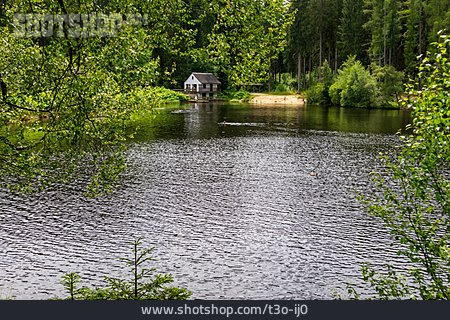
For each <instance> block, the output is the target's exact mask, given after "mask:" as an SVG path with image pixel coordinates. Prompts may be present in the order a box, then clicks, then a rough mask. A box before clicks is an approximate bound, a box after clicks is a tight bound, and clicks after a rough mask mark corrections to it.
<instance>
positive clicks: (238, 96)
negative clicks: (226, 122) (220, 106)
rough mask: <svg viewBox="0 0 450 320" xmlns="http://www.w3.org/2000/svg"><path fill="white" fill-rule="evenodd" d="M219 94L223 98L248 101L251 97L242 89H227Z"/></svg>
mask: <svg viewBox="0 0 450 320" xmlns="http://www.w3.org/2000/svg"><path fill="white" fill-rule="evenodd" d="M220 96H221V97H222V98H224V99H225V100H229V101H232V100H235V101H241V102H247V101H250V99H251V98H252V95H251V94H250V92H248V91H244V90H238V91H234V90H228V91H224V92H221V93H220Z"/></svg>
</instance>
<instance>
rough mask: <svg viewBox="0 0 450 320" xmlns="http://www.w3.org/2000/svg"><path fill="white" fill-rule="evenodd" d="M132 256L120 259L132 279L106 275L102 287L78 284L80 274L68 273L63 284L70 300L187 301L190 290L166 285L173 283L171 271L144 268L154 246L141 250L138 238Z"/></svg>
mask: <svg viewBox="0 0 450 320" xmlns="http://www.w3.org/2000/svg"><path fill="white" fill-rule="evenodd" d="M132 245H133V251H132V257H131V258H123V259H122V260H123V261H124V262H125V265H126V266H127V268H129V271H130V274H131V279H119V278H112V277H105V281H106V285H105V286H104V287H102V288H88V287H80V288H79V287H78V286H79V283H80V277H79V275H78V274H76V273H67V274H65V275H64V276H63V277H62V284H63V286H64V288H65V289H66V291H67V292H68V293H69V297H68V298H67V299H71V300H186V299H188V298H189V297H190V296H191V294H192V293H191V292H190V291H187V290H186V289H184V288H178V287H171V286H168V285H169V284H171V283H172V282H173V277H172V275H170V274H159V273H155V269H154V268H150V269H147V268H145V267H144V264H145V263H146V262H148V261H152V260H153V258H152V257H151V254H152V252H153V248H149V249H141V248H140V246H141V245H142V241H141V239H137V240H135V241H134V242H133V243H132Z"/></svg>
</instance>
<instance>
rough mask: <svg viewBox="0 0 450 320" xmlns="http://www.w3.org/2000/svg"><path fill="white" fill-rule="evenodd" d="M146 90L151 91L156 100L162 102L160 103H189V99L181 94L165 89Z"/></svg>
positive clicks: (152, 88) (153, 88) (150, 88)
mask: <svg viewBox="0 0 450 320" xmlns="http://www.w3.org/2000/svg"><path fill="white" fill-rule="evenodd" d="M146 90H148V91H150V92H151V94H152V95H153V96H155V98H157V99H158V100H160V102H162V103H164V102H171V101H187V100H188V97H187V96H186V95H185V94H183V93H181V92H176V91H173V90H170V89H166V88H164V87H149V88H146Z"/></svg>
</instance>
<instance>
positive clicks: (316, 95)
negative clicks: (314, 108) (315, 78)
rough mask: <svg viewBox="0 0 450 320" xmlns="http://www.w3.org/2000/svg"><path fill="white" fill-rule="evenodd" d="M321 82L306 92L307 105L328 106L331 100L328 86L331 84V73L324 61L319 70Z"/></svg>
mask: <svg viewBox="0 0 450 320" xmlns="http://www.w3.org/2000/svg"><path fill="white" fill-rule="evenodd" d="M320 75H321V81H320V82H317V83H316V84H314V85H313V86H312V87H311V88H309V89H308V90H307V92H306V95H307V97H308V104H317V105H330V104H331V98H330V94H329V89H330V86H331V85H332V84H333V71H332V70H331V68H330V66H329V64H328V61H327V60H325V62H324V64H323V66H322V67H321V68H320Z"/></svg>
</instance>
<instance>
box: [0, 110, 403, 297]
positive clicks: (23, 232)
mask: <svg viewBox="0 0 450 320" xmlns="http://www.w3.org/2000/svg"><path fill="white" fill-rule="evenodd" d="M159 112H160V114H159V115H157V116H156V119H154V120H152V121H145V120H142V121H141V122H140V127H141V128H140V131H139V134H138V135H137V136H136V141H135V142H134V143H132V144H131V146H130V148H129V150H128V152H127V157H128V160H129V163H128V170H127V171H126V172H125V173H124V175H123V178H122V180H121V182H120V185H119V186H118V188H117V190H116V191H114V193H112V194H111V195H108V196H107V197H103V198H99V199H86V198H85V197H83V196H82V195H80V193H79V192H74V191H77V190H73V189H70V190H68V189H67V188H61V189H54V190H49V191H46V192H43V193H40V194H35V195H32V196H26V197H25V196H17V195H11V194H8V193H2V194H1V200H0V298H1V297H3V298H5V297H9V296H15V297H16V298H19V299H47V298H51V297H55V296H59V297H62V296H64V293H63V290H62V286H61V285H60V278H61V276H62V275H63V274H64V273H65V272H79V274H80V275H81V276H82V279H84V280H86V282H85V284H92V283H94V284H101V283H102V278H103V276H104V275H113V276H121V275H124V273H125V270H124V268H123V266H122V264H121V262H120V261H119V259H120V257H124V256H127V255H128V254H129V253H130V246H129V245H128V243H129V242H130V241H132V240H133V239H134V238H135V237H143V241H144V243H145V244H146V245H147V246H155V255H154V256H155V259H156V261H155V262H154V263H153V265H154V266H155V267H156V268H157V269H158V270H159V271H161V272H165V273H166V272H170V273H172V274H173V275H174V278H175V279H176V284H177V285H180V286H185V287H187V288H188V289H190V290H192V291H193V298H202V299H220V298H228V299H236V298H249V299H274V298H277V299H278V298H290V299H291V298H295V299H327V298H333V292H334V290H336V289H343V288H345V283H346V282H352V283H354V284H355V285H356V286H357V287H358V288H360V289H361V290H364V289H363V288H364V286H363V284H362V281H361V279H360V272H359V266H360V264H361V263H362V262H364V261H368V262H371V263H373V264H375V265H378V266H381V265H383V264H385V263H396V264H399V263H400V262H399V261H397V259H398V258H397V256H396V254H395V248H393V247H392V246H391V245H390V241H389V237H388V235H387V233H386V231H385V230H384V229H383V228H382V227H381V225H380V224H379V223H378V222H377V221H376V220H374V219H372V218H370V217H369V216H368V215H367V214H366V213H365V211H364V210H363V208H362V206H361V205H360V204H359V203H358V201H357V200H355V196H356V193H357V191H358V190H359V191H365V192H371V191H372V188H371V186H370V184H369V183H368V181H369V179H370V178H369V175H370V172H372V171H374V170H379V169H381V168H380V163H379V161H378V160H377V155H378V153H379V152H380V151H384V152H392V150H393V148H392V147H393V146H394V145H396V144H398V139H397V137H396V136H395V133H396V132H397V131H398V130H399V129H401V128H404V127H405V125H406V124H407V123H408V122H409V114H408V113H407V112H405V111H394V110H365V109H361V110H360V109H343V108H325V107H308V108H305V107H291V106H286V107H282V106H274V107H266V106H265V107H258V106H254V107H248V106H242V105H206V104H199V105H187V106H185V107H183V108H181V109H180V110H173V109H171V110H160V111H159ZM75 189H76V188H75Z"/></svg>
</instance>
